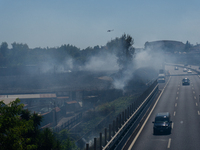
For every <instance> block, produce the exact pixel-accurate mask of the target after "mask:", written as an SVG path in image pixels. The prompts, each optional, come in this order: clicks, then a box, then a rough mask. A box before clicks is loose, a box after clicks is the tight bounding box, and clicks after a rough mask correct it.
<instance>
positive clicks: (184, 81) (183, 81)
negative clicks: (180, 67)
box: [182, 78, 190, 85]
mask: <svg viewBox="0 0 200 150" xmlns="http://www.w3.org/2000/svg"><path fill="white" fill-rule="evenodd" d="M182 85H190V79H188V78H184V79H183V80H182Z"/></svg>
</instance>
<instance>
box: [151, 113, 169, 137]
mask: <svg viewBox="0 0 200 150" xmlns="http://www.w3.org/2000/svg"><path fill="white" fill-rule="evenodd" d="M152 123H153V124H154V125H153V134H154V135H156V134H158V133H161V134H162V133H167V134H171V123H172V121H171V120H170V113H169V112H160V113H157V114H156V117H155V121H153V122H152Z"/></svg>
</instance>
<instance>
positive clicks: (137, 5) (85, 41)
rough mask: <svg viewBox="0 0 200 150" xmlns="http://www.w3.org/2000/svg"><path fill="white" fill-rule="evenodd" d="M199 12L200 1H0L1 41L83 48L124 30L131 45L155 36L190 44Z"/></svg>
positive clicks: (197, 31) (199, 36)
mask: <svg viewBox="0 0 200 150" xmlns="http://www.w3.org/2000/svg"><path fill="white" fill-rule="evenodd" d="M199 15H200V1H199V0H0V19H1V21H0V44H1V43H2V42H7V43H8V45H9V47H11V43H13V42H17V43H23V44H28V46H29V47H30V48H35V47H41V48H46V47H58V46H61V45H64V44H70V45H74V46H76V47H78V48H80V49H84V48H87V47H94V46H96V45H99V46H104V45H106V43H107V42H108V41H110V40H111V39H114V38H116V37H120V36H121V35H122V34H124V33H126V34H129V35H131V36H132V37H133V39H134V45H133V46H134V47H136V48H143V47H144V44H145V42H147V41H149V42H150V41H156V40H176V41H181V42H183V43H186V41H187V40H188V41H189V42H190V43H191V44H194V45H195V44H196V43H200V16H199ZM109 29H114V31H112V32H107V30H109Z"/></svg>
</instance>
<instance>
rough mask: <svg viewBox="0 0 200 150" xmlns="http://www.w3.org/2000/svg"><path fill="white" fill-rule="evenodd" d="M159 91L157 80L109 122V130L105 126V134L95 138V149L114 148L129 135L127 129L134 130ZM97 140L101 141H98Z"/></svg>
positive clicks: (87, 145)
mask: <svg viewBox="0 0 200 150" xmlns="http://www.w3.org/2000/svg"><path fill="white" fill-rule="evenodd" d="M157 92H158V84H157V81H155V82H154V83H153V84H152V85H151V86H150V87H149V88H148V89H147V90H146V91H145V92H144V93H143V94H142V95H141V96H140V97H139V98H138V99H137V100H136V101H135V102H134V103H132V104H131V105H130V106H129V107H127V109H125V110H124V111H123V112H122V113H121V114H119V115H118V117H117V118H116V119H115V120H113V122H112V124H109V127H108V130H107V128H105V130H104V135H102V133H100V134H99V138H94V145H93V148H94V150H96V149H100V150H102V149H104V150H106V149H114V147H116V146H119V144H120V143H121V141H123V140H124V139H125V137H128V136H129V135H128V134H127V133H128V132H127V131H128V130H130V129H131V130H132V131H133V130H134V128H135V127H136V126H137V124H138V123H139V120H140V119H141V117H142V115H144V113H145V111H146V110H147V108H148V106H149V105H148V104H149V103H151V100H152V99H154V97H155V95H156V94H157ZM129 134H130V133H129ZM97 141H99V142H98V143H97ZM88 149H89V144H86V150H88Z"/></svg>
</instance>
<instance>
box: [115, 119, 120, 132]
mask: <svg viewBox="0 0 200 150" xmlns="http://www.w3.org/2000/svg"><path fill="white" fill-rule="evenodd" d="M116 129H117V131H118V129H119V118H118V117H117V119H116Z"/></svg>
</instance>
